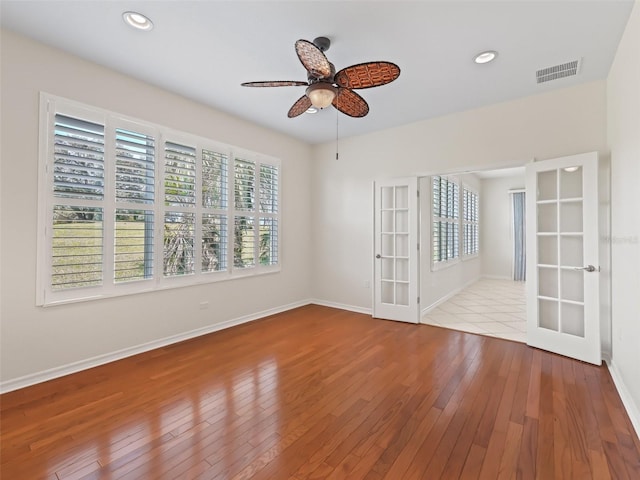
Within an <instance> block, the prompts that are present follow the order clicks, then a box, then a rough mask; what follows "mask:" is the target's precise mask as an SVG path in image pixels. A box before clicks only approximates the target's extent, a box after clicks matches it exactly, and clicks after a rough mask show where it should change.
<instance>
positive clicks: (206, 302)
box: [200, 301, 209, 310]
mask: <svg viewBox="0 0 640 480" xmlns="http://www.w3.org/2000/svg"><path fill="white" fill-rule="evenodd" d="M207 308H209V302H208V301H204V302H200V310H206V309H207Z"/></svg>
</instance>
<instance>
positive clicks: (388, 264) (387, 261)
mask: <svg viewBox="0 0 640 480" xmlns="http://www.w3.org/2000/svg"><path fill="white" fill-rule="evenodd" d="M380 262H381V263H380V270H381V272H380V275H381V276H382V279H383V280H393V264H394V260H393V258H383V259H382V260H380Z"/></svg>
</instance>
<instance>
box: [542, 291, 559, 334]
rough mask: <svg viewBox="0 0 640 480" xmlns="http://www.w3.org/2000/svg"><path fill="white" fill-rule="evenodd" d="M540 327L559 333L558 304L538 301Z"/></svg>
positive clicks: (552, 301) (551, 301) (549, 301)
mask: <svg viewBox="0 0 640 480" xmlns="http://www.w3.org/2000/svg"><path fill="white" fill-rule="evenodd" d="M538 326H540V327H542V328H546V329H547V330H554V331H556V332H557V331H558V302H556V301H555V300H544V299H541V298H540V299H538Z"/></svg>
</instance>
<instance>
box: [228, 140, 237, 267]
mask: <svg viewBox="0 0 640 480" xmlns="http://www.w3.org/2000/svg"><path fill="white" fill-rule="evenodd" d="M227 155H228V158H229V159H228V166H227V167H228V168H227V271H228V272H229V275H233V274H234V273H235V269H236V267H235V264H234V262H233V258H234V255H233V252H234V249H235V241H236V238H235V218H236V198H235V179H236V175H235V161H236V160H235V158H236V157H235V152H234V151H233V150H231V149H230V150H229V151H228V153H227Z"/></svg>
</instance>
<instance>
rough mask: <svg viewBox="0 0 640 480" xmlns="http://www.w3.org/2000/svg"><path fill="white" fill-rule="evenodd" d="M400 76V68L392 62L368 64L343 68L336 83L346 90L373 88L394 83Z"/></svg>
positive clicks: (337, 75) (337, 74)
mask: <svg viewBox="0 0 640 480" xmlns="http://www.w3.org/2000/svg"><path fill="white" fill-rule="evenodd" d="M399 76H400V67H398V66H397V65H396V64H395V63H391V62H367V63H359V64H357V65H351V66H350V67H347V68H343V69H342V70H340V71H339V72H338V73H336V76H335V82H336V83H337V84H338V85H340V86H341V87H345V88H371V87H378V86H380V85H385V84H387V83H390V82H393V81H394V80H395V79H396V78H398V77H399Z"/></svg>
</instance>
